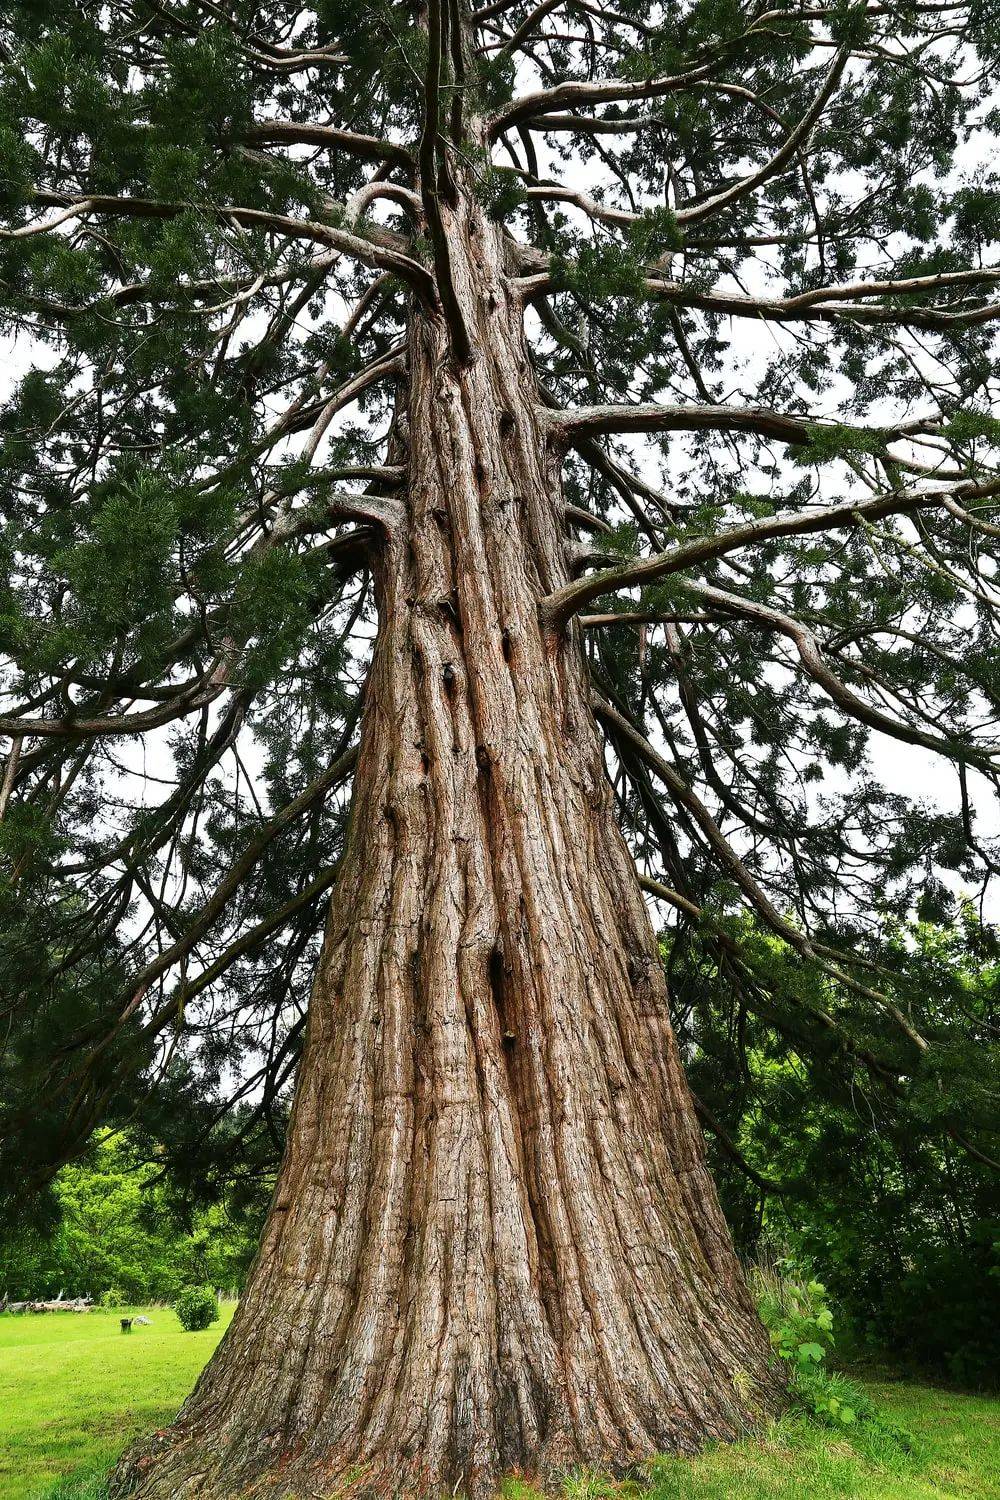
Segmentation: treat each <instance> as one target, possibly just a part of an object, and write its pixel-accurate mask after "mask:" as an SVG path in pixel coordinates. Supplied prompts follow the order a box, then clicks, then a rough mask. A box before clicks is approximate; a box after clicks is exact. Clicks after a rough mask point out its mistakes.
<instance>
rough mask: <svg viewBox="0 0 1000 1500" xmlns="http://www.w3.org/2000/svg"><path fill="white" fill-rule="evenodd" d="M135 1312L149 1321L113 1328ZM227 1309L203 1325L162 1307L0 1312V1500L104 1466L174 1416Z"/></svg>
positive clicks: (55, 1490)
mask: <svg viewBox="0 0 1000 1500" xmlns="http://www.w3.org/2000/svg"><path fill="white" fill-rule="evenodd" d="M141 1312H145V1314H146V1316H147V1317H149V1318H151V1319H152V1324H151V1326H150V1327H148V1328H133V1329H132V1332H131V1333H128V1334H123V1333H122V1331H121V1326H120V1323H119V1319H120V1318H122V1317H128V1316H130V1315H132V1314H133V1313H141ZM231 1317H232V1307H231V1306H229V1307H223V1310H222V1317H221V1319H220V1320H219V1322H218V1323H214V1324H213V1325H212V1327H211V1328H209V1329H206V1331H205V1332H204V1333H185V1332H184V1330H183V1329H182V1328H181V1326H180V1324H179V1323H178V1321H177V1317H176V1314H175V1313H173V1312H172V1311H171V1310H170V1309H169V1308H166V1307H150V1308H120V1309H118V1308H116V1309H115V1310H114V1311H108V1312H104V1311H97V1310H95V1311H93V1312H89V1313H70V1312H65V1313H42V1314H26V1315H21V1316H17V1317H12V1316H10V1315H6V1316H3V1317H0V1500H42V1497H45V1500H50V1497H52V1500H54V1497H55V1496H57V1495H59V1493H60V1488H61V1484H60V1482H61V1481H62V1480H63V1479H65V1478H67V1477H69V1476H72V1477H73V1479H74V1481H77V1480H82V1479H83V1478H84V1477H85V1476H88V1475H94V1476H97V1475H100V1474H106V1473H107V1470H108V1468H109V1467H110V1465H111V1464H112V1462H113V1461H114V1459H116V1458H117V1457H118V1454H119V1453H121V1451H122V1449H123V1448H125V1447H126V1446H127V1444H128V1443H129V1442H131V1441H132V1439H133V1438H134V1437H137V1436H138V1435H139V1434H140V1433H143V1432H152V1431H153V1430H154V1429H155V1428H157V1427H162V1426H163V1425H164V1423H165V1422H168V1421H169V1420H170V1418H171V1417H172V1416H173V1415H174V1413H175V1412H176V1410H177V1408H178V1406H179V1405H180V1403H181V1402H182V1401H183V1399H184V1397H185V1396H186V1395H187V1393H188V1391H190V1389H191V1387H192V1386H193V1384H194V1382H195V1379H196V1377H197V1375H198V1372H199V1371H200V1370H201V1368H202V1366H203V1365H204V1363H205V1361H206V1360H207V1359H208V1356H209V1355H210V1354H211V1352H212V1350H213V1349H214V1348H215V1346H216V1344H217V1343H218V1341H219V1339H220V1337H221V1336H222V1332H223V1329H224V1328H225V1326H226V1324H227V1323H228V1322H229V1319H230V1318H231ZM90 1488H91V1490H92V1493H96V1486H91V1487H90ZM69 1493H71V1494H72V1495H73V1496H74V1500H76V1497H77V1496H79V1497H80V1500H83V1497H84V1496H85V1495H86V1494H87V1489H86V1488H84V1487H82V1486H81V1485H80V1484H75V1487H74V1488H73V1489H72V1490H71V1491H69Z"/></svg>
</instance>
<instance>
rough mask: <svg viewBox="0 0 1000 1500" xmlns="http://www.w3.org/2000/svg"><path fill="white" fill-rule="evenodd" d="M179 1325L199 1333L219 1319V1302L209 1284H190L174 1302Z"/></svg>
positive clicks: (188, 1330)
mask: <svg viewBox="0 0 1000 1500" xmlns="http://www.w3.org/2000/svg"><path fill="white" fill-rule="evenodd" d="M174 1312H175V1313H176V1314H177V1316H178V1318H179V1319H180V1324H181V1327H182V1328H184V1329H186V1330H187V1332H188V1333H200V1332H201V1330H202V1329H203V1328H207V1327H208V1326H209V1324H211V1323H217V1322H218V1320H219V1303H218V1299H217V1298H216V1295H215V1293H214V1292H213V1290H212V1288H211V1287H210V1286H190V1287H188V1288H187V1290H186V1291H183V1292H181V1294H180V1296H179V1297H178V1298H177V1301H176V1302H175V1303H174Z"/></svg>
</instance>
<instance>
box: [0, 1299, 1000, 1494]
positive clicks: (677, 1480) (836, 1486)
mask: <svg viewBox="0 0 1000 1500" xmlns="http://www.w3.org/2000/svg"><path fill="white" fill-rule="evenodd" d="M127 1311H131V1309H129V1310H127ZM147 1315H148V1316H149V1317H151V1318H152V1319H153V1323H152V1326H151V1327H149V1328H136V1329H134V1330H133V1332H132V1333H131V1334H127V1335H125V1334H122V1333H121V1331H120V1328H119V1322H118V1320H119V1318H120V1317H121V1316H123V1313H122V1312H120V1311H117V1310H116V1311H114V1312H92V1313H87V1314H85V1315H84V1314H81V1315H77V1314H74V1313H47V1314H44V1315H43V1316H39V1317H17V1318H13V1317H0V1500H101V1496H102V1478H103V1476H105V1475H106V1474H107V1471H108V1469H109V1467H110V1465H111V1464H112V1463H113V1461H114V1459H115V1458H116V1457H117V1456H118V1454H119V1453H120V1452H121V1450H122V1449H123V1448H124V1447H125V1446H126V1445H127V1444H128V1443H129V1442H130V1441H131V1440H132V1438H133V1437H135V1436H137V1435H138V1434H140V1433H143V1432H150V1431H152V1430H153V1429H154V1428H156V1427H162V1426H163V1424H164V1423H165V1422H167V1421H169V1420H170V1418H171V1417H172V1416H173V1414H174V1412H175V1411H176V1410H177V1407H178V1406H179V1405H180V1403H181V1401H182V1400H183V1399H184V1397H185V1395H186V1394H187V1392H188V1391H189V1390H190V1388H191V1386H192V1385H193V1383H194V1380H195V1377H196V1375H197V1374H198V1371H199V1370H200V1369H201V1367H202V1365H203V1364H204V1362H205V1360H206V1359H207V1358H208V1356H209V1354H210V1353H211V1351H212V1350H213V1349H214V1348H215V1345H216V1343H217V1342H218V1340H219V1337H220V1336H221V1334H222V1331H223V1329H224V1327H225V1325H226V1323H227V1322H228V1320H229V1317H230V1316H231V1308H227V1309H224V1311H223V1317H222V1321H221V1322H219V1323H216V1324H215V1325H214V1326H213V1327H212V1328H210V1329H208V1330H207V1331H206V1332H205V1333H184V1332H183V1330H182V1329H181V1327H180V1325H179V1324H178V1322H177V1319H176V1317H175V1315H174V1314H173V1313H172V1312H170V1311H169V1310H168V1309H165V1308H150V1309H148V1310H147ZM865 1384H866V1389H867V1390H868V1391H869V1393H870V1394H871V1396H872V1398H873V1400H874V1401H875V1402H876V1404H877V1405H878V1406H879V1408H880V1409H881V1410H882V1411H883V1412H884V1413H885V1415H886V1418H887V1420H888V1422H889V1423H894V1424H896V1425H897V1426H898V1427H900V1428H903V1429H905V1430H906V1431H908V1432H909V1433H910V1434H912V1445H911V1446H910V1448H909V1451H907V1447H906V1445H904V1444H901V1443H900V1442H899V1441H898V1439H897V1438H895V1437H893V1436H892V1435H891V1433H890V1432H889V1431H887V1430H886V1429H883V1428H880V1427H879V1426H871V1425H870V1424H867V1423H861V1424H858V1426H857V1427H855V1428H852V1429H850V1431H849V1432H844V1433H835V1432H831V1431H827V1430H825V1429H823V1428H820V1427H818V1426H816V1425H815V1424H813V1423H810V1422H807V1421H804V1420H802V1419H799V1418H795V1417H789V1418H786V1419H785V1420H784V1421H782V1422H779V1423H777V1424H776V1425H775V1426H774V1427H772V1428H771V1429H770V1430H769V1431H768V1433H767V1434H765V1435H764V1436H763V1437H761V1438H759V1439H756V1440H748V1441H746V1442H743V1443H737V1444H734V1445H733V1446H731V1447H719V1448H715V1449H712V1450H711V1451H709V1452H707V1453H704V1454H703V1455H702V1456H701V1457H700V1458H695V1459H663V1460H661V1461H660V1462H659V1463H658V1464H656V1465H655V1467H654V1470H653V1473H652V1476H651V1482H650V1484H649V1486H648V1487H646V1488H645V1489H644V1490H642V1491H640V1490H639V1487H638V1486H637V1485H635V1484H631V1485H629V1484H619V1485H609V1484H608V1483H607V1482H606V1481H602V1480H601V1479H600V1478H599V1477H598V1476H593V1475H586V1474H583V1475H575V1476H572V1477H571V1478H569V1479H567V1482H566V1485H565V1493H566V1497H567V1500H637V1497H638V1496H639V1495H640V1494H642V1495H644V1496H645V1497H647V1500H1000V1401H994V1400H989V1399H987V1398H985V1397H977V1396H969V1395H961V1394H958V1393H956V1392H954V1391H950V1390H943V1389H940V1388H938V1387H935V1386H929V1385H916V1384H912V1383H909V1382H906V1383H904V1382H899V1383H895V1382H886V1381H875V1382H871V1381H868V1382H865ZM505 1494H506V1497H507V1500H537V1492H536V1491H534V1490H533V1489H532V1488H531V1486H530V1485H527V1484H525V1483H524V1482H523V1481H519V1480H516V1479H514V1480H509V1481H508V1482H507V1484H506V1486H505Z"/></svg>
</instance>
